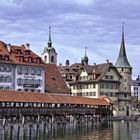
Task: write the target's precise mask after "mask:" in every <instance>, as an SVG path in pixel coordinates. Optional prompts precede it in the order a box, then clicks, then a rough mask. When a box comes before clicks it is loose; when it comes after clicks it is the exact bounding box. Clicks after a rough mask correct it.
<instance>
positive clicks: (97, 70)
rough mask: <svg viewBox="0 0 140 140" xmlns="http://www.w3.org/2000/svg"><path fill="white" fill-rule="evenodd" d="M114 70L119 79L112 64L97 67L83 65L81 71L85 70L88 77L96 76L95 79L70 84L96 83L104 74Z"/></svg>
mask: <svg viewBox="0 0 140 140" xmlns="http://www.w3.org/2000/svg"><path fill="white" fill-rule="evenodd" d="M110 68H112V69H114V70H115V72H116V73H117V75H118V76H119V77H120V78H121V75H120V73H119V72H118V70H117V69H116V67H115V66H114V65H113V64H112V63H103V64H98V65H93V66H92V65H85V66H83V68H82V69H83V70H85V71H86V72H87V73H88V75H97V77H96V78H95V79H93V78H91V79H89V80H84V81H73V82H70V84H72V83H77V82H78V83H85V82H98V81H100V80H101V79H102V77H103V76H104V75H105V74H106V72H107V71H108V70H109V69H110Z"/></svg>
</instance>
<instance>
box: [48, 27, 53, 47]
mask: <svg viewBox="0 0 140 140" xmlns="http://www.w3.org/2000/svg"><path fill="white" fill-rule="evenodd" d="M48 47H52V40H51V27H49V39H48Z"/></svg>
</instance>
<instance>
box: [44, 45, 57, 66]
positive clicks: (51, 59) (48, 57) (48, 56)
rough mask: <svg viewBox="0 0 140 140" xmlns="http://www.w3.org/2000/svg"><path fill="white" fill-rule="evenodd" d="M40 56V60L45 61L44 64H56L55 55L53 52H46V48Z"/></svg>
mask: <svg viewBox="0 0 140 140" xmlns="http://www.w3.org/2000/svg"><path fill="white" fill-rule="evenodd" d="M45 49H46V51H45V50H44V52H43V54H42V59H43V60H44V61H45V63H50V64H57V53H56V52H55V51H48V50H47V48H45Z"/></svg>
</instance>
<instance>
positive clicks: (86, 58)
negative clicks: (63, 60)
mask: <svg viewBox="0 0 140 140" xmlns="http://www.w3.org/2000/svg"><path fill="white" fill-rule="evenodd" d="M82 64H83V65H88V57H87V47H85V56H84V58H83V59H82Z"/></svg>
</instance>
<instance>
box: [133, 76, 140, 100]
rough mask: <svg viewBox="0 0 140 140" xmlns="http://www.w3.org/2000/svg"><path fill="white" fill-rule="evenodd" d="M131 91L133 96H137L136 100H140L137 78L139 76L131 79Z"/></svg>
mask: <svg viewBox="0 0 140 140" xmlns="http://www.w3.org/2000/svg"><path fill="white" fill-rule="evenodd" d="M131 93H132V96H133V97H138V100H140V79H139V77H138V78H137V79H136V80H133V81H132V86H131Z"/></svg>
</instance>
